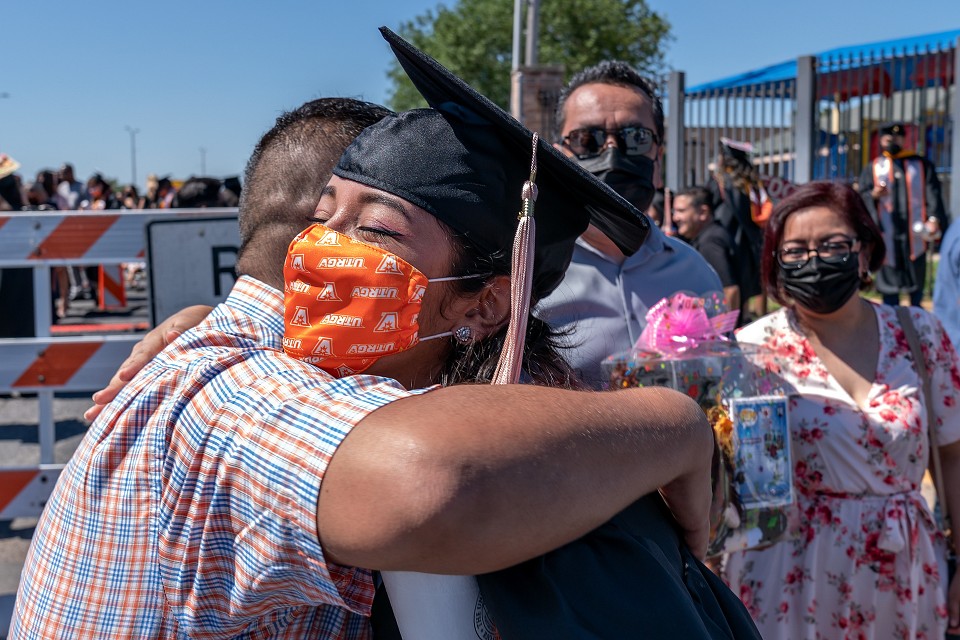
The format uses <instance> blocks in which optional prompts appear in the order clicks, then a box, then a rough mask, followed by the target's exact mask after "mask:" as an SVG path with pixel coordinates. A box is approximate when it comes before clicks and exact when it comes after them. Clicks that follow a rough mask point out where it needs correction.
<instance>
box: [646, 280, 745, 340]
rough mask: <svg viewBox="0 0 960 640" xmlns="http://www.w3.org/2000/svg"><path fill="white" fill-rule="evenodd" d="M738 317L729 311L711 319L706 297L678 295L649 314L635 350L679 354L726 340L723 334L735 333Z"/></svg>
mask: <svg viewBox="0 0 960 640" xmlns="http://www.w3.org/2000/svg"><path fill="white" fill-rule="evenodd" d="M739 315H740V312H739V311H726V312H723V313H719V314H717V315H715V316H713V317H710V316H708V315H707V310H706V308H705V304H704V300H703V298H697V297H694V296H688V295H686V294H684V293H675V294H674V295H672V296H670V297H669V298H664V299H663V300H661V301H660V302H658V303H657V304H655V305H653V307H651V308H650V310H649V311H647V326H646V327H644V329H643V332H642V333H641V334H640V339H639V340H637V344H636V345H635V346H634V348H635V349H650V350H653V351H657V352H659V353H663V354H666V355H677V354H680V353H683V352H684V351H688V350H690V349H696V347H697V345H699V344H700V343H702V342H706V341H713V340H727V337H726V336H725V335H724V334H725V333H729V332H730V331H733V328H734V327H735V326H736V324H737V317H738V316H739Z"/></svg>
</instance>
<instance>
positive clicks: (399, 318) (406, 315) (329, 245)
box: [283, 224, 477, 378]
mask: <svg viewBox="0 0 960 640" xmlns="http://www.w3.org/2000/svg"><path fill="white" fill-rule="evenodd" d="M473 277H477V276H461V277H449V278H435V279H432V280H431V279H428V278H427V277H426V276H425V275H423V274H422V273H420V271H419V270H417V268H416V267H414V266H413V265H411V264H410V263H408V262H406V261H405V260H403V259H402V258H400V257H398V256H396V255H394V254H392V253H390V252H388V251H384V250H383V249H380V248H379V247H374V246H371V245H368V244H366V243H363V242H360V241H358V240H354V239H353V238H350V237H349V236H346V235H344V234H342V233H338V232H336V231H334V230H332V229H330V228H328V227H325V226H323V225H322V224H314V225H313V226H311V227H308V228H307V229H306V230H304V231H302V232H301V233H300V234H299V235H298V236H297V237H296V238H294V239H293V242H291V243H290V248H289V250H288V251H287V261H286V263H285V264H284V267H283V279H284V283H285V284H284V338H283V350H284V351H285V352H286V353H287V354H288V355H290V356H293V357H294V358H297V359H299V360H303V361H304V362H308V363H310V364H313V365H315V366H317V367H319V368H321V369H323V370H324V371H326V372H327V373H329V374H331V375H333V376H336V377H338V378H340V377H343V376H348V375H352V374H355V373H361V372H363V371H364V370H366V369H367V368H369V367H370V365H372V364H373V363H374V362H375V361H376V360H378V359H379V358H382V357H383V356H388V355H392V354H394V353H399V352H401V351H405V350H406V349H410V348H411V347H413V346H414V345H416V344H417V342H419V341H421V340H431V339H434V338H441V337H445V336H449V335H451V332H449V331H448V332H446V333H441V334H437V335H435V336H428V337H425V338H420V337H419V335H418V332H419V324H418V317H419V315H420V306H421V302H422V300H423V295H424V293H426V290H427V284H428V283H430V282H438V281H447V280H460V279H463V278H473Z"/></svg>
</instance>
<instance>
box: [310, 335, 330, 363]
mask: <svg viewBox="0 0 960 640" xmlns="http://www.w3.org/2000/svg"><path fill="white" fill-rule="evenodd" d="M312 353H313V355H315V356H321V357H323V358H329V357H331V356H333V340H331V339H330V338H320V339H319V340H317V346H315V347H314V348H313V352H312Z"/></svg>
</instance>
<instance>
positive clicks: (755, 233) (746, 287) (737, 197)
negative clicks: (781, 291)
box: [707, 138, 772, 323]
mask: <svg viewBox="0 0 960 640" xmlns="http://www.w3.org/2000/svg"><path fill="white" fill-rule="evenodd" d="M752 150H753V148H752V146H751V145H749V144H747V143H743V142H738V141H736V140H729V139H727V138H721V139H720V153H719V155H718V156H717V167H716V169H715V170H714V172H713V175H712V176H711V179H710V182H709V183H708V184H707V188H708V189H709V190H710V192H711V193H712V194H713V213H714V216H715V217H716V219H717V220H718V221H719V222H720V224H721V225H723V227H724V228H725V229H726V230H727V232H728V233H729V234H730V237H732V238H733V246H734V250H735V253H736V264H737V267H738V268H737V274H736V279H737V284H738V285H739V287H740V321H741V322H742V323H746V322H748V321H750V319H751V318H757V317H760V316H763V315H765V314H766V312H767V307H766V298H765V297H764V296H763V295H762V293H763V292H762V288H761V286H760V263H761V259H760V246H761V244H762V242H763V229H762V226H761V225H762V221H763V220H764V219H765V218H766V217H767V215H769V212H770V209H771V207H772V203H771V202H770V199H769V197H768V196H767V192H766V190H765V189H764V188H763V184H762V182H761V180H760V174H759V172H758V171H757V168H756V167H755V166H754V165H753V162H752V161H751V160H750V153H751V152H752ZM756 296H759V297H757V298H756V301H755V302H753V303H751V299H753V298H754V297H756Z"/></svg>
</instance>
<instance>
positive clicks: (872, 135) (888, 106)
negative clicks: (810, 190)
mask: <svg viewBox="0 0 960 640" xmlns="http://www.w3.org/2000/svg"><path fill="white" fill-rule="evenodd" d="M955 58H956V44H949V45H943V46H939V47H934V48H931V47H925V48H924V49H922V50H899V51H896V50H893V51H883V50H875V51H869V52H866V53H860V54H859V55H856V56H855V57H854V56H843V55H835V56H827V57H825V58H822V59H821V60H820V61H819V64H818V68H817V85H816V89H817V101H818V108H819V123H818V125H819V126H818V127H817V129H818V138H817V141H816V144H817V153H816V155H815V162H814V176H816V177H817V178H829V179H840V180H846V181H851V182H852V181H854V180H856V179H857V178H858V177H859V175H860V172H861V170H862V169H863V167H864V166H866V165H867V164H868V163H869V161H870V159H871V158H873V157H875V156H877V155H879V145H878V143H877V135H876V130H877V127H878V126H879V125H880V124H882V123H883V122H886V121H890V120H899V121H902V122H905V123H908V125H907V143H906V144H907V147H911V148H914V149H916V150H917V152H918V153H920V154H921V155H923V156H925V157H926V158H928V159H929V160H930V161H931V162H933V164H934V166H936V167H937V170H938V172H940V173H942V174H946V173H948V172H949V170H950V164H951V140H950V129H951V126H952V125H951V117H950V114H951V110H952V105H953V102H954V101H955V100H956V90H955V86H956V83H955V77H956V75H955V68H954V65H955Z"/></svg>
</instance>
